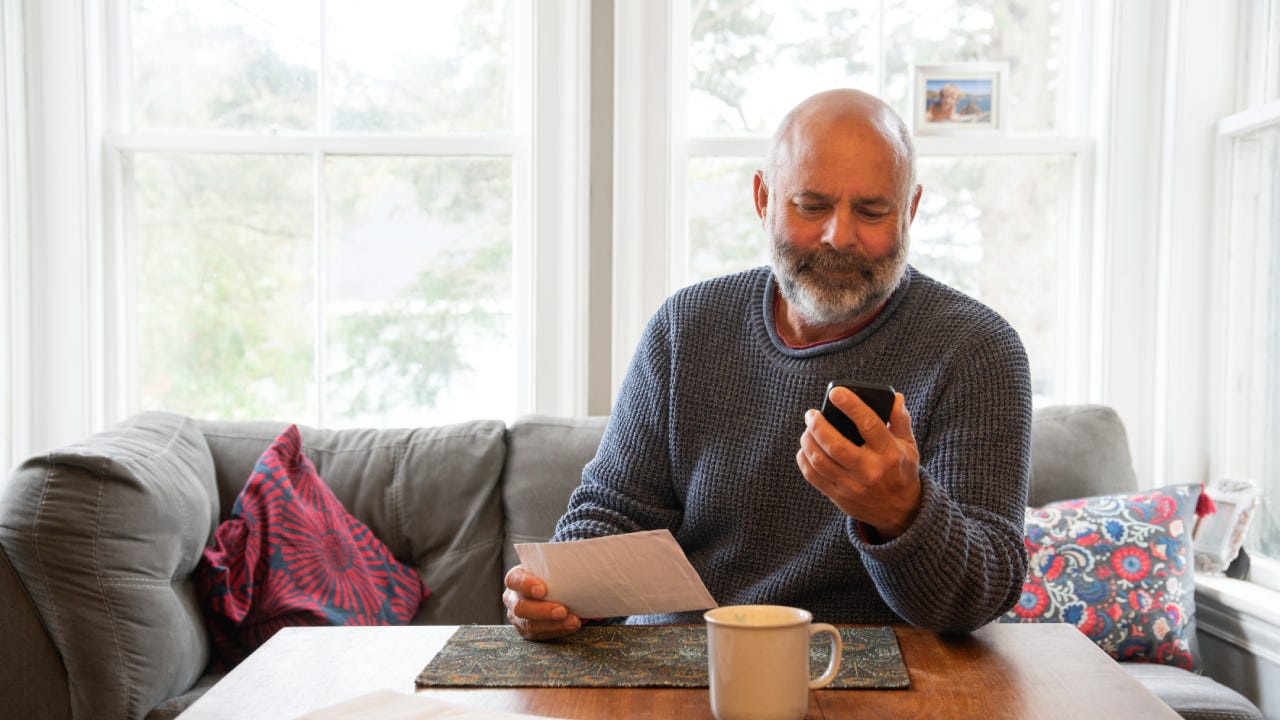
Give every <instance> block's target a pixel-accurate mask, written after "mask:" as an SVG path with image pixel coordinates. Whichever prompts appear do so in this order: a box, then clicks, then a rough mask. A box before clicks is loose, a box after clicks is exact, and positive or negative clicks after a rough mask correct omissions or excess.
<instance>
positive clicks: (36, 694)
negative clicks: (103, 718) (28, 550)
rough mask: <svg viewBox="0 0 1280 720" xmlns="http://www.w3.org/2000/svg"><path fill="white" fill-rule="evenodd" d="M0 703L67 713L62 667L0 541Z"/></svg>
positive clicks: (54, 717)
mask: <svg viewBox="0 0 1280 720" xmlns="http://www.w3.org/2000/svg"><path fill="white" fill-rule="evenodd" d="M0 627H2V628H4V633H5V639H4V642H3V643H0V668H4V672H2V673H0V707H3V708H5V712H6V713H13V715H12V716H13V717H20V718H30V719H31V720H64V719H69V718H70V717H71V699H70V695H69V694H68V690H67V669H66V668H65V667H63V665H62V658H61V657H59V655H58V650H57V648H55V647H54V646H53V641H52V640H50V639H49V633H48V632H46V631H45V629H44V623H42V622H40V616H39V615H38V614H37V613H36V609H35V606H34V605H32V604H31V598H30V596H28V595H27V589H26V588H25V587H24V586H23V584H22V579H21V578H19V577H18V574H17V572H15V571H14V569H13V565H12V564H10V563H9V556H8V555H6V554H5V552H4V548H3V547H0Z"/></svg>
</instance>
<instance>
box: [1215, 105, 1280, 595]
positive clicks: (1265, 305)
mask: <svg viewBox="0 0 1280 720" xmlns="http://www.w3.org/2000/svg"><path fill="white" fill-rule="evenodd" d="M1220 139H1221V144H1220V148H1221V150H1220V161H1221V162H1222V168H1223V173H1224V177H1225V178H1226V180H1227V183H1226V186H1227V188H1228V190H1227V192H1226V197H1225V198H1224V200H1223V202H1224V204H1225V207H1224V211H1225V221H1226V223H1225V227H1226V236H1225V242H1223V243H1220V245H1221V246H1223V247H1225V248H1226V262H1225V263H1224V264H1225V269H1224V272H1223V273H1222V275H1221V280H1222V288H1223V293H1222V306H1221V310H1220V312H1221V315H1220V317H1221V318H1222V325H1223V328H1224V332H1223V338H1222V342H1221V344H1220V348H1221V355H1220V357H1219V362H1220V364H1221V368H1222V370H1221V373H1222V375H1221V377H1222V382H1221V383H1219V386H1220V387H1222V388H1223V389H1224V397H1223V403H1222V413H1221V418H1220V420H1221V422H1220V423H1216V424H1217V425H1218V427H1219V428H1220V429H1219V437H1218V439H1217V441H1216V442H1215V443H1214V446H1215V447H1214V449H1215V450H1216V452H1215V454H1214V466H1215V467H1214V473H1213V474H1214V476H1215V477H1217V476H1231V477H1243V478H1249V479H1252V480H1253V481H1254V482H1256V483H1258V485H1259V488H1260V490H1261V493H1260V496H1261V502H1260V503H1259V507H1258V508H1257V510H1255V512H1254V516H1253V519H1252V521H1251V524H1250V533H1249V535H1248V536H1247V539H1246V548H1247V549H1248V550H1249V551H1250V553H1252V554H1254V555H1257V556H1259V557H1260V558H1270V559H1271V560H1272V561H1273V563H1274V562H1275V561H1280V444H1278V442H1277V438H1280V103H1276V102H1272V103H1271V104H1270V105H1268V106H1264V107H1262V108H1260V109H1257V110H1254V111H1246V112H1244V113H1240V114H1239V115H1235V116H1232V117H1230V118H1227V119H1226V120H1224V121H1223V123H1222V124H1221V126H1220ZM1260 566H1261V567H1260V568H1259V569H1260V571H1261V575H1260V579H1262V578H1265V576H1266V575H1267V572H1266V571H1267V569H1268V567H1267V563H1266V562H1265V561H1262V562H1261V563H1260ZM1274 567H1275V566H1274V565H1272V566H1271V568H1272V569H1273V570H1274ZM1268 584H1271V585H1272V586H1273V587H1276V588H1277V589H1280V578H1272V579H1271V581H1270V582H1268Z"/></svg>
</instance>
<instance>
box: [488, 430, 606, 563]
mask: <svg viewBox="0 0 1280 720" xmlns="http://www.w3.org/2000/svg"><path fill="white" fill-rule="evenodd" d="M608 420H609V418H607V417H576V418H570V417H552V416H549V415H528V416H525V417H521V418H518V419H517V420H516V421H515V422H514V423H512V425H511V428H510V429H509V430H507V465H506V469H505V470H504V471H503V484H502V505H503V508H504V510H505V512H506V518H507V535H506V543H505V545H504V549H503V553H504V557H503V568H504V569H505V568H511V567H512V566H514V565H516V564H518V563H519V562H520V558H519V557H517V556H516V551H515V543H524V542H546V541H547V540H549V539H551V535H552V534H554V533H555V529H556V521H557V520H559V519H560V516H561V515H563V514H564V511H565V510H566V509H568V507H569V495H570V494H571V493H573V490H574V488H576V487H578V485H579V484H580V483H581V482H582V468H583V467H584V466H586V464H587V463H588V462H589V461H590V460H591V458H593V457H595V456H596V450H598V449H599V447H600V437H601V436H602V435H603V434H604V426H605V423H606V422H608Z"/></svg>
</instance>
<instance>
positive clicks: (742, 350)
mask: <svg viewBox="0 0 1280 720" xmlns="http://www.w3.org/2000/svg"><path fill="white" fill-rule="evenodd" d="M914 175H915V171H914V151H913V149H912V144H911V137H910V134H909V133H908V132H907V130H906V127H905V126H904V124H903V123H902V120H901V118H899V117H898V116H897V115H896V114H895V113H894V112H893V111H892V110H891V109H890V108H889V107H888V106H887V105H885V104H884V103H882V102H881V101H880V100H878V99H876V98H874V97H873V96H870V95H867V94H866V93H862V92H859V91H855V90H832V91H828V92H825V93H820V94H818V95H815V96H813V97H811V98H809V99H807V100H805V101H804V102H802V103H801V104H800V105H799V106H798V107H796V108H795V109H794V110H792V111H791V113H789V114H788V115H787V116H786V118H784V119H783V121H782V123H781V126H780V127H779V128H778V130H777V132H776V133H775V135H774V137H773V140H772V143H771V146H770V149H769V154H768V157H767V158H766V163H765V168H764V170H762V171H761V172H759V173H757V174H756V176H755V180H754V190H755V204H756V212H757V214H758V215H759V216H760V218H761V220H762V221H763V224H764V228H765V230H766V231H767V232H768V234H769V235H770V237H771V238H772V241H773V250H772V263H771V267H761V268H756V269H754V270H749V271H746V272H742V273H738V274H735V275H729V276H726V277H721V278H716V279H714V280H710V281H707V282H703V283H699V284H696V285H693V286H690V287H688V288H685V289H683V290H680V291H679V292H677V293H676V294H675V295H673V296H672V297H671V298H669V299H668V300H667V302H666V303H664V305H663V306H662V308H661V309H660V310H659V311H658V312H657V313H656V314H655V315H654V316H653V318H652V319H651V320H650V322H649V324H648V326H647V327H646V329H645V332H644V336H643V337H642V339H641V341H640V343H639V345H638V347H637V349H636V352H635V356H634V357H633V358H632V362H631V366H630V368H629V369H628V371H627V376H626V379H625V380H624V382H623V386H622V389H621V391H620V393H619V397H618V400H617V403H616V405H615V407H614V410H613V414H612V416H611V418H610V421H609V424H608V426H607V428H606V429H605V432H604V437H603V439H602V442H601V445H600V450H599V452H598V454H597V455H596V457H595V459H594V460H592V461H591V462H590V463H589V464H588V465H587V467H586V468H585V469H584V470H583V478H582V484H581V486H579V487H578V489H577V490H575V491H574V493H573V495H572V497H571V498H570V501H569V508H568V510H567V512H566V513H565V514H564V516H563V517H562V518H561V519H560V522H559V523H558V525H557V527H556V534H555V539H556V540H561V541H562V540H577V539H583V538H589V537H597V536H602V535H609V534H616V533H625V532H633V531H638V530H649V529H656V528H668V529H669V530H670V531H671V532H672V534H673V535H674V536H675V538H676V540H677V541H678V542H679V543H680V545H681V546H682V547H683V548H684V551H685V554H686V555H688V557H689V560H690V562H691V563H692V564H693V566H694V567H695V568H696V569H697V571H698V573H699V575H700V576H701V577H702V579H703V582H704V583H705V584H706V585H707V589H708V590H709V591H710V592H711V594H712V596H713V597H715V598H716V601H717V602H719V603H720V604H722V605H725V604H749V603H772V604H782V605H793V606H797V607H801V608H804V609H807V610H810V611H811V612H813V614H814V617H815V618H816V619H818V620H821V621H825V622H848V623H893V622H904V621H905V622H909V623H912V624H915V625H918V626H921V627H925V628H930V629H933V630H936V631H940V632H966V631H969V630H972V629H974V628H976V627H979V626H981V625H983V624H985V623H987V622H989V621H991V620H992V619H994V618H995V617H997V616H999V615H1000V614H1001V613H1002V612H1004V611H1005V610H1007V609H1008V608H1009V607H1011V606H1012V604H1013V603H1014V601H1015V600H1016V598H1017V596H1018V594H1019V592H1020V589H1021V586H1022V580H1023V577H1024V574H1025V572H1026V556H1025V552H1024V549H1023V541H1022V534H1023V507H1024V506H1025V504H1026V495H1027V482H1028V476H1029V472H1030V470H1029V468H1030V459H1029V455H1030V430H1031V397H1030V379H1029V373H1028V369H1027V359H1026V353H1025V351H1024V350H1023V347H1022V344H1021V342H1020V341H1019V339H1018V336H1017V333H1015V332H1014V331H1013V330H1012V329H1011V328H1010V327H1009V325H1008V324H1007V323H1006V322H1005V321H1004V320H1003V319H1001V318H1000V317H999V316H998V315H996V314H995V313H994V312H993V311H991V310H990V309H988V308H986V307H985V306H983V305H981V304H980V303H978V302H977V301H975V300H973V299H971V298H968V297H966V296H964V295H962V294H960V293H959V292H957V291H955V290H952V289H950V288H948V287H946V286H943V285H941V284H940V283H938V282H936V281H934V280H932V279H930V278H928V277H926V276H925V275H923V274H922V273H920V272H919V271H917V270H915V269H914V268H911V267H909V266H908V265H907V264H906V255H907V248H908V233H907V230H908V227H909V226H910V223H911V221H912V219H914V217H915V212H916V208H917V207H918V205H919V203H920V196H921V188H920V187H919V186H917V185H916V183H915V176H914ZM835 378H853V379H858V380H863V381H869V382H878V383H885V384H890V385H893V386H894V387H895V388H896V389H897V390H899V391H900V392H899V394H898V395H897V396H896V398H895V403H894V407H893V410H892V412H891V414H890V417H889V422H888V424H887V426H886V424H885V423H883V422H881V421H880V420H879V418H878V417H877V416H876V415H875V413H874V412H873V411H872V410H871V409H870V408H868V407H867V406H866V405H865V404H864V403H863V402H862V401H861V400H860V399H859V398H857V397H856V396H855V395H854V394H853V393H852V392H849V391H848V390H845V389H837V390H835V391H833V392H832V393H831V400H832V402H833V403H834V404H835V405H836V406H837V407H839V408H840V409H841V410H843V411H844V412H845V414H847V415H848V416H849V417H850V419H852V420H853V421H854V423H855V424H856V425H857V426H858V429H859V431H860V432H861V434H862V436H863V437H864V438H865V439H866V444H865V445H862V446H855V445H853V444H852V443H850V442H849V441H848V440H847V439H846V438H845V437H844V436H842V435H841V434H840V433H839V432H838V431H837V430H836V429H835V428H833V427H832V426H831V425H830V424H829V423H828V422H827V421H826V419H825V418H823V417H822V415H821V414H820V413H818V412H817V411H816V410H814V409H813V408H814V407H815V406H816V405H818V404H820V403H821V402H822V394H823V392H824V390H825V388H826V385H827V382H828V381H829V380H831V379H835ZM797 438H799V442H798V447H797ZM806 481H807V482H806ZM506 585H507V590H506V591H505V593H504V595H503V602H504V603H505V604H506V606H507V617H508V619H509V620H510V621H511V622H512V624H513V625H514V626H515V627H516V629H517V630H518V631H519V632H520V633H521V635H523V636H524V637H526V638H529V639H535V640H536V639H547V638H553V637H557V636H561V635H565V634H568V633H571V632H573V631H575V630H577V628H578V627H579V626H580V624H581V619H580V618H577V617H575V616H573V615H572V614H570V613H569V612H568V611H567V609H566V608H565V607H564V606H563V605H560V604H559V603H555V602H550V601H547V600H545V599H544V598H545V596H546V586H545V584H544V583H543V582H542V580H541V579H539V578H537V577H534V576H532V575H531V574H530V573H527V572H525V571H524V569H523V568H522V567H521V566H516V567H515V568H512V569H511V571H510V572H509V573H508V574H507V579H506ZM699 621H700V617H699V614H698V613H682V614H671V615H660V616H645V617H633V618H628V619H627V622H632V623H660V622H699Z"/></svg>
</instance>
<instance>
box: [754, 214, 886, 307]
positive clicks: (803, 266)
mask: <svg viewBox="0 0 1280 720" xmlns="http://www.w3.org/2000/svg"><path fill="white" fill-rule="evenodd" d="M771 234H772V235H773V247H772V252H771V254H770V261H771V264H772V265H773V274H774V277H776V278H777V280H778V290H779V292H781V293H782V297H783V299H784V300H786V301H787V303H788V304H789V305H791V306H792V307H793V308H795V309H796V310H797V311H798V312H799V313H800V315H801V316H802V317H803V318H804V319H805V320H807V321H808V322H810V323H813V324H815V325H837V324H840V323H845V322H850V321H852V320H855V319H857V318H859V317H861V316H863V315H866V314H867V313H869V312H871V311H872V310H874V309H876V308H877V307H880V305H882V304H883V303H884V301H885V300H887V299H888V298H889V295H890V294H892V293H893V291H894V289H895V288H897V287H898V283H899V282H900V281H901V280H902V276H903V274H904V273H906V270H907V262H906V254H907V253H906V249H907V238H906V236H905V235H904V236H903V237H902V238H901V239H900V240H899V242H898V243H897V245H896V246H895V250H894V252H893V253H892V254H890V255H889V256H887V257H885V258H882V259H880V260H868V259H867V258H865V257H863V256H862V255H859V254H854V253H840V252H835V251H834V250H819V251H816V252H810V253H804V252H799V251H797V250H796V249H794V248H792V247H791V246H790V245H788V244H787V243H786V241H784V240H783V239H782V238H780V237H779V236H778V235H777V233H771ZM815 270H821V271H825V272H836V273H840V274H842V275H846V276H853V277H855V278H857V280H856V281H853V282H832V281H831V280H830V279H829V278H827V277H826V276H825V275H822V274H818V273H815V272H813V271H815Z"/></svg>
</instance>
